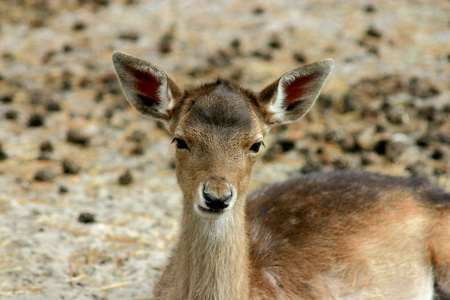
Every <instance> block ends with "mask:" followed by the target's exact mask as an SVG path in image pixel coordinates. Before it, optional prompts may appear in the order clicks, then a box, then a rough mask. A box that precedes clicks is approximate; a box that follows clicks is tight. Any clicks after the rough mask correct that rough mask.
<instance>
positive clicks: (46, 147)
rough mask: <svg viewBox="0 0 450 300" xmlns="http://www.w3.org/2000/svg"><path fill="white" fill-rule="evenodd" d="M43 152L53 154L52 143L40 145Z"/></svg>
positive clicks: (45, 142) (47, 142)
mask: <svg viewBox="0 0 450 300" xmlns="http://www.w3.org/2000/svg"><path fill="white" fill-rule="evenodd" d="M39 150H41V152H53V145H52V143H51V142H50V141H44V142H42V143H41V144H40V145H39Z"/></svg>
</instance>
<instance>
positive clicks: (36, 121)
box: [28, 113, 44, 127]
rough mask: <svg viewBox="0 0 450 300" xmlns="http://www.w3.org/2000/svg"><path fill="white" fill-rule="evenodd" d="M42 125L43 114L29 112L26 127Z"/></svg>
mask: <svg viewBox="0 0 450 300" xmlns="http://www.w3.org/2000/svg"><path fill="white" fill-rule="evenodd" d="M43 125H44V116H42V115H41V114H39V113H34V114H31V116H30V118H29V119H28V127H41V126H43Z"/></svg>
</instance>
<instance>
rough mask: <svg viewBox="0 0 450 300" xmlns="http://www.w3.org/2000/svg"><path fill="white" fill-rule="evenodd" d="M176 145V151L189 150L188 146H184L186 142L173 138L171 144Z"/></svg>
mask: <svg viewBox="0 0 450 300" xmlns="http://www.w3.org/2000/svg"><path fill="white" fill-rule="evenodd" d="M174 142H175V143H177V148H178V149H186V150H190V149H189V147H188V145H187V144H186V142H185V141H184V140H182V139H180V138H174V139H173V141H172V143H174Z"/></svg>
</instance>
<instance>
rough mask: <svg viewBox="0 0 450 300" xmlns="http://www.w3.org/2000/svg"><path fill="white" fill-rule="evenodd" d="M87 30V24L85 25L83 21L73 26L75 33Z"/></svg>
mask: <svg viewBox="0 0 450 300" xmlns="http://www.w3.org/2000/svg"><path fill="white" fill-rule="evenodd" d="M85 29H86V24H84V23H83V22H81V21H77V22H75V23H74V24H73V25H72V30H73V31H82V30H85Z"/></svg>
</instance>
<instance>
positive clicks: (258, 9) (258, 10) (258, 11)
mask: <svg viewBox="0 0 450 300" xmlns="http://www.w3.org/2000/svg"><path fill="white" fill-rule="evenodd" d="M265 11H266V10H265V9H264V7H262V6H256V7H255V8H254V9H253V11H252V12H253V14H255V15H262V14H263V13H264V12H265Z"/></svg>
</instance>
